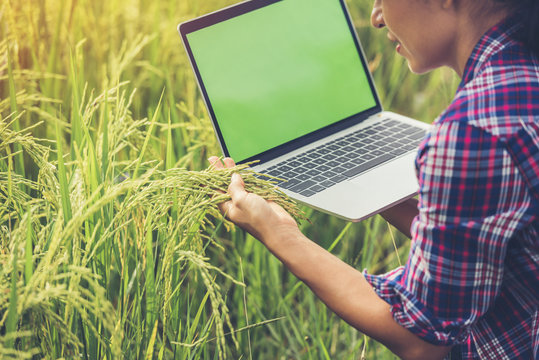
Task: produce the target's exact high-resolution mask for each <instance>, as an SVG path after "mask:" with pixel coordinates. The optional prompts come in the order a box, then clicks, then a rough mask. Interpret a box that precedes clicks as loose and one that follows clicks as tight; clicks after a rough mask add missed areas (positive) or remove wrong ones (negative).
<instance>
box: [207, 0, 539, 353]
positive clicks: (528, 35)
mask: <svg viewBox="0 0 539 360" xmlns="http://www.w3.org/2000/svg"><path fill="white" fill-rule="evenodd" d="M371 21H372V24H373V26H375V27H376V28H387V30H388V38H389V40H391V41H393V42H395V43H396V51H397V52H398V53H399V54H401V55H402V56H404V57H405V58H406V59H407V61H408V64H409V67H410V69H411V70H412V71H413V72H416V73H423V72H426V71H429V70H431V69H434V68H437V67H440V66H449V67H451V68H452V69H454V70H455V71H456V72H457V73H458V74H459V75H460V76H461V78H462V82H461V84H460V86H459V88H458V90H457V94H456V96H455V99H454V100H453V102H452V103H451V104H450V106H449V107H448V108H447V109H446V111H445V112H444V113H443V114H442V115H441V116H440V117H439V118H438V119H436V120H435V122H434V124H433V126H432V128H431V130H430V131H429V133H428V134H427V136H426V138H425V139H424V140H423V142H422V144H421V145H420V148H419V151H418V155H417V158H416V168H417V174H418V181H419V186H420V190H419V200H418V201H415V200H412V201H408V202H405V203H403V204H400V205H398V206H396V207H394V208H392V209H390V210H387V211H385V212H384V213H383V214H382V215H383V216H384V217H385V218H386V219H387V220H388V221H390V222H391V223H392V224H394V225H395V226H397V227H398V228H399V229H401V231H403V232H404V233H406V234H408V235H409V236H411V238H412V244H411V250H410V255H409V259H408V261H407V263H406V265H405V266H404V267H401V268H398V269H396V270H394V271H392V272H391V273H388V274H385V275H382V276H373V275H369V274H367V273H365V274H362V273H361V272H359V271H357V270H356V269H354V268H352V267H350V266H348V265H347V264H345V263H343V262H342V261H340V260H339V259H337V258H336V257H334V256H333V255H331V254H330V253H328V252H326V251H325V250H324V249H322V248H320V247H319V246H318V245H316V244H315V243H313V242H312V241H310V240H309V239H307V238H306V237H305V236H304V235H303V234H302V233H301V232H300V231H299V229H298V227H297V225H296V223H295V221H294V220H293V219H292V218H291V217H290V216H289V215H288V214H287V213H286V212H285V211H284V210H283V209H282V208H280V207H279V206H277V205H276V204H274V203H271V202H267V201H265V200H263V199H262V198H260V197H258V196H256V195H254V194H251V193H247V192H246V191H245V189H244V187H243V182H242V179H241V177H240V176H239V175H238V174H235V175H234V176H233V177H232V180H231V184H230V186H229V193H230V196H231V199H232V200H231V201H228V202H225V203H223V204H221V205H220V207H221V211H222V212H223V213H224V214H226V216H227V217H228V218H229V219H230V220H231V221H233V222H234V223H236V224H237V225H239V226H240V227H242V228H243V229H245V230H247V231H248V232H250V233H251V234H252V235H254V236H255V237H256V238H258V239H259V240H260V241H261V242H262V243H263V244H264V245H265V246H266V247H267V248H268V249H269V250H270V251H271V252H272V253H273V254H274V255H275V256H277V257H278V258H279V259H280V260H281V261H282V262H283V263H284V265H285V266H286V267H287V268H288V269H289V270H290V271H292V272H293V273H294V274H295V275H296V276H297V277H298V278H300V279H301V280H302V281H304V282H305V283H306V284H307V285H308V286H309V287H310V288H311V289H312V290H313V291H314V292H315V293H316V295H317V296H318V297H319V298H320V299H321V300H322V301H324V302H325V303H326V304H327V306H328V307H329V308H331V309H332V310H333V311H334V312H336V313H337V314H338V315H339V316H340V317H342V318H343V319H344V320H346V321H347V322H348V323H350V324H351V325H352V326H354V327H356V328H357V329H358V330H360V331H362V332H363V333H365V334H367V335H369V336H371V337H373V338H375V339H377V340H378V341H380V342H382V343H383V344H385V345H386V346H387V347H388V348H389V349H391V350H392V351H393V352H394V353H395V354H397V355H398V356H400V357H401V358H404V359H441V358H444V357H445V356H446V355H448V354H449V353H451V358H462V359H538V358H539V312H538V304H539V300H538V299H539V219H538V217H539V60H538V59H539V40H538V39H537V36H538V35H539V0H518V1H501V0H498V1H495V0H376V1H375V3H374V8H373V12H372V15H371ZM209 160H210V162H211V163H212V164H213V166H215V167H216V168H221V167H223V166H226V167H231V166H234V162H233V160H232V159H229V158H227V159H224V165H223V164H222V163H221V162H220V161H218V159H217V158H216V157H212V158H210V159H209ZM336 280H338V281H336Z"/></svg>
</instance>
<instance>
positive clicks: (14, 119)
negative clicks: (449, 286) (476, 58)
mask: <svg viewBox="0 0 539 360" xmlns="http://www.w3.org/2000/svg"><path fill="white" fill-rule="evenodd" d="M232 3H234V1H230V0H206V1H199V0H174V1H172V0H163V1H150V0H107V1H103V0H93V1H90V0H3V1H2V2H1V3H0V199H1V200H0V358H2V359H38V358H39V359H41V358H45V359H61V358H63V359H182V360H183V359H224V358H228V359H363V358H364V359H393V358H394V356H393V355H392V354H391V353H390V352H389V351H388V350H386V349H385V348H384V347H383V346H382V345H380V344H377V343H376V342H375V341H373V340H370V339H368V338H366V337H365V336H363V335H362V334H361V333H359V332H358V331H356V330H355V329H353V328H351V327H350V326H348V325H347V324H346V323H344V322H343V321H342V320H340V319H339V318H337V317H336V316H335V315H334V314H333V313H331V312H330V311H328V310H327V309H326V308H325V306H324V305H323V304H322V303H321V302H320V301H318V300H317V299H316V298H315V297H314V296H313V295H312V294H311V293H310V291H309V289H307V288H306V287H305V286H304V285H302V284H301V283H300V282H299V281H298V280H297V279H296V278H295V277H294V276H292V275H291V274H289V273H288V272H287V271H286V270H285V269H284V268H283V267H282V265H281V264H280V263H279V262H278V261H277V260H276V259H275V258H273V257H272V256H271V254H269V252H268V251H266V250H265V248H264V247H263V246H262V245H260V244H259V243H258V242H257V241H256V240H255V239H253V238H252V237H250V236H249V235H248V234H245V233H243V232H242V231H240V230H238V229H235V228H234V227H233V226H231V224H230V223H228V222H226V221H225V220H224V219H223V218H222V217H221V215H220V214H219V212H218V211H217V208H216V204H217V203H219V202H220V201H222V200H223V199H225V198H226V194H223V193H222V191H223V190H225V189H226V186H227V181H228V179H229V178H230V176H231V172H232V171H240V172H241V173H242V175H243V177H244V178H245V180H246V183H247V186H248V188H249V189H251V190H252V191H255V192H257V193H260V194H262V195H263V196H266V197H268V198H272V199H274V200H275V201H278V202H280V203H281V204H283V206H285V207H286V208H287V209H289V210H290V211H291V212H292V213H294V214H295V216H296V218H297V219H298V221H299V223H300V226H301V228H302V230H303V231H304V232H305V233H306V234H307V235H308V236H309V237H310V238H311V239H313V241H316V242H317V243H319V244H320V245H322V246H324V247H325V248H327V249H329V250H330V251H332V252H333V253H334V254H336V255H337V256H339V257H340V258H342V259H343V260H345V261H346V262H348V263H350V264H352V265H353V266H354V267H356V268H357V269H360V270H361V269H364V268H367V269H369V271H370V272H373V273H381V272H383V271H386V270H389V269H391V268H393V267H395V266H398V265H399V263H401V262H404V261H405V259H406V256H407V251H408V249H409V246H408V240H406V239H405V237H404V236H402V235H401V234H399V233H398V232H397V230H395V229H393V228H392V227H390V226H389V225H388V224H387V223H386V222H385V221H384V220H383V219H382V218H381V217H379V216H375V217H373V218H371V219H368V220H366V221H363V222H361V223H356V224H352V223H347V222H344V221H342V220H339V219H336V218H332V217H330V216H327V215H324V214H322V213H319V212H316V211H313V210H311V209H308V208H304V207H300V208H298V207H297V206H296V205H295V204H293V203H292V202H290V201H289V200H287V199H285V198H284V197H283V196H282V195H281V194H279V193H278V192H276V191H275V189H274V188H273V186H272V184H271V183H270V182H269V181H263V180H259V179H258V178H256V177H254V176H253V174H252V173H251V172H250V171H249V169H247V168H245V167H240V168H238V169H234V170H225V171H210V170H208V169H207V166H208V163H207V161H206V159H207V158H208V157H209V156H210V155H214V154H219V149H218V146H217V143H216V140H215V138H214V135H213V130H212V127H211V124H210V122H209V119H208V116H207V114H206V111H205V108H204V105H203V102H202V99H201V97H200V94H199V93H198V89H197V87H196V83H195V80H194V76H193V74H192V72H191V68H190V66H189V64H188V61H187V57H186V55H185V54H184V51H183V48H182V47H181V43H180V38H179V36H178V35H177V32H176V25H177V24H178V23H179V22H182V21H184V20H187V19H190V18H192V17H195V16H198V15H201V14H204V13H207V12H210V11H213V10H216V9H218V8H221V7H223V6H227V5H230V4H232ZM371 3H372V2H371V1H369V0H350V1H348V5H349V7H350V10H351V12H352V16H353V18H354V19H355V26H356V28H357V31H358V33H359V34H360V37H361V39H362V41H363V44H364V47H365V51H366V54H367V57H368V59H369V64H370V67H371V70H372V71H373V74H374V78H375V82H376V83H377V86H378V87H379V89H384V90H383V91H381V93H380V96H381V97H382V102H383V104H384V106H385V108H386V109H389V110H393V111H398V112H401V113H404V114H406V115H409V116H412V117H415V118H418V119H421V120H424V121H426V122H430V121H432V120H433V119H434V118H435V117H436V116H437V114H438V113H439V112H440V111H441V110H442V109H443V108H444V107H445V106H446V105H447V104H448V103H449V101H450V99H451V97H452V95H453V92H454V89H455V87H456V85H457V81H458V80H457V79H456V77H455V76H454V75H452V74H451V73H450V72H449V71H448V70H438V71H436V72H433V73H431V74H429V75H424V76H417V75H413V74H411V73H410V72H409V71H408V70H407V66H406V63H405V62H404V61H403V60H402V59H401V58H399V57H397V56H396V55H395V52H394V49H393V48H392V44H391V43H390V42H388V41H387V39H386V38H385V33H384V32H383V31H376V30H374V29H371V28H370V27H369V14H370V6H371V5H372V4H371ZM358 201H360V199H358Z"/></svg>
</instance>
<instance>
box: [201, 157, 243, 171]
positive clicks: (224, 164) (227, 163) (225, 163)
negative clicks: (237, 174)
mask: <svg viewBox="0 0 539 360" xmlns="http://www.w3.org/2000/svg"><path fill="white" fill-rule="evenodd" d="M208 161H209V162H210V166H213V167H214V168H215V169H224V168H227V169H228V168H232V167H234V166H236V163H235V162H234V160H232V158H228V157H227V158H224V159H223V160H222V161H221V159H220V158H218V157H217V156H211V157H210V158H208Z"/></svg>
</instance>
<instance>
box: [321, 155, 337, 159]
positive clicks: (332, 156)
mask: <svg viewBox="0 0 539 360" xmlns="http://www.w3.org/2000/svg"><path fill="white" fill-rule="evenodd" d="M336 157H337V155H333V154H327V155H324V156H322V159H325V160H333V159H335V158H336Z"/></svg>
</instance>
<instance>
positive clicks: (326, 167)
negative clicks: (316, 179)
mask: <svg viewBox="0 0 539 360" xmlns="http://www.w3.org/2000/svg"><path fill="white" fill-rule="evenodd" d="M316 170H318V171H321V172H324V171H328V170H331V168H330V167H329V166H327V165H320V166H319V167H317V168H316Z"/></svg>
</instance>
